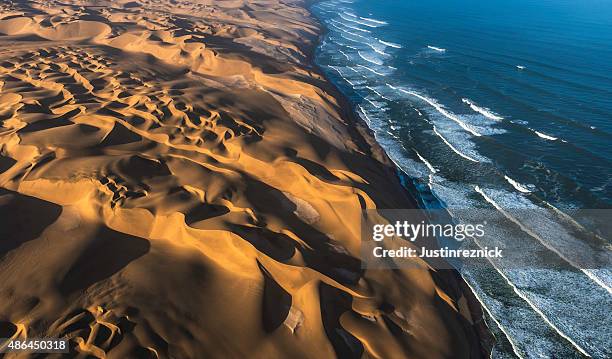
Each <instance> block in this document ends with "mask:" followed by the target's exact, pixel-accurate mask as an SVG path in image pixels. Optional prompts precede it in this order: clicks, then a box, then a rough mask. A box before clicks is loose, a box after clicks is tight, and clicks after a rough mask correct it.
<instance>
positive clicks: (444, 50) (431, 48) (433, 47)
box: [427, 45, 446, 52]
mask: <svg viewBox="0 0 612 359" xmlns="http://www.w3.org/2000/svg"><path fill="white" fill-rule="evenodd" d="M427 48H428V49H430V50H434V51H437V52H446V49H443V48H441V47H435V46H430V45H427Z"/></svg>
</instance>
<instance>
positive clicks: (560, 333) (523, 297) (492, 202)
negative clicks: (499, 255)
mask: <svg viewBox="0 0 612 359" xmlns="http://www.w3.org/2000/svg"><path fill="white" fill-rule="evenodd" d="M474 190H476V192H478V193H479V194H480V195H481V196H482V197H483V198H484V199H485V200H486V201H487V202H489V203H490V204H491V205H493V207H495V209H497V210H498V211H499V212H500V213H501V214H503V215H504V217H506V218H508V219H509V220H510V221H512V222H514V223H515V224H516V225H518V226H519V228H521V230H523V231H524V232H525V233H527V234H529V235H530V236H532V237H533V238H535V239H537V240H538V241H539V242H540V243H542V244H543V245H544V246H545V247H546V248H548V249H549V250H551V251H553V252H555V253H556V254H557V255H559V256H560V257H561V258H563V259H564V260H565V259H566V258H565V257H563V255H562V254H561V253H560V252H559V251H558V250H556V249H555V248H554V247H552V246H550V245H548V244H547V243H546V242H544V241H542V239H541V238H540V237H539V236H538V235H537V234H535V233H533V232H532V231H531V230H530V229H529V228H526V227H525V226H524V225H523V224H522V223H521V222H520V221H518V220H517V219H516V218H514V217H513V216H511V215H510V214H509V213H508V212H506V211H505V210H504V209H503V208H502V207H501V206H500V205H499V204H498V203H497V202H495V201H494V200H493V199H492V198H491V197H489V196H488V195H487V194H486V193H485V192H484V191H483V190H482V189H480V187H478V186H475V187H474ZM569 263H570V264H571V262H569ZM581 270H582V271H584V269H581ZM498 272H499V274H501V275H502V276H503V277H504V279H506V281H507V282H508V284H509V285H510V286H511V287H512V289H514V291H515V293H516V294H517V295H518V296H519V297H521V298H522V299H523V300H524V301H525V302H527V304H529V306H530V307H531V308H532V309H533V310H534V311H535V312H536V313H538V315H540V317H541V318H542V319H544V321H545V322H546V324H548V325H549V326H550V327H551V328H552V329H553V330H554V331H556V332H557V333H558V334H559V335H560V336H561V337H563V338H564V339H566V340H567V341H568V342H570V344H572V345H573V346H574V347H575V348H576V349H578V351H580V352H581V353H582V354H584V355H585V356H587V357H591V356H590V355H589V354H588V353H587V352H586V351H585V350H584V349H583V348H582V347H580V346H579V345H578V344H577V343H576V342H574V340H572V338H571V337H569V336H568V335H567V334H565V333H564V332H562V331H561V330H560V329H559V328H558V327H557V326H556V325H555V324H553V323H552V322H551V321H550V319H548V317H547V316H546V315H545V314H544V313H543V312H542V311H541V310H540V309H539V308H538V307H537V306H535V304H533V303H532V302H531V301H530V300H529V299H528V298H527V296H526V295H525V294H523V293H522V292H520V291H519V290H518V288H516V286H515V285H514V284H513V283H512V282H511V281H510V280H509V278H508V277H507V276H506V275H505V274H504V273H503V272H502V271H500V270H498Z"/></svg>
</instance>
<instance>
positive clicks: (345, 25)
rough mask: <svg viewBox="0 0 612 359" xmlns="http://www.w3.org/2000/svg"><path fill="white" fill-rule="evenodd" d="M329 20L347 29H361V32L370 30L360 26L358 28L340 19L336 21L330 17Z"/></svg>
mask: <svg viewBox="0 0 612 359" xmlns="http://www.w3.org/2000/svg"><path fill="white" fill-rule="evenodd" d="M331 22H334V23H336V24H340V25H342V26H344V27H348V28H349V29H353V30H357V31H361V32H368V33H369V32H370V30H366V29H361V28H358V27H357V26H352V25H349V24H345V23H343V22H340V21H337V20H334V19H331Z"/></svg>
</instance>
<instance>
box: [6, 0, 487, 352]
mask: <svg viewBox="0 0 612 359" xmlns="http://www.w3.org/2000/svg"><path fill="white" fill-rule="evenodd" d="M319 33H320V29H319V27H318V25H317V24H316V23H315V22H314V21H313V20H312V18H311V17H310V16H309V13H308V11H307V10H305V4H304V3H303V2H301V1H285V0H262V1H242V0H226V1H197V2H196V1H184V0H168V1H167V0H163V1H144V0H143V1H124V0H122V1H93V0H91V1H85V0H83V1H77V0H68V1H61V2H60V1H55V0H52V1H44V0H37V1H27V2H26V1H8V2H4V3H2V4H0V44H2V45H1V46H0V123H1V125H2V127H0V218H2V226H1V227H0V283H2V284H1V285H0V338H2V337H7V338H28V337H32V338H35V337H55V336H60V337H66V338H68V339H69V340H70V346H71V350H72V351H73V352H74V353H77V354H78V356H79V357H85V356H87V355H90V356H93V357H98V358H105V357H108V358H125V357H143V358H144V357H147V358H148V357H153V358H167V357H175V358H201V357H223V358H233V357H246V356H249V357H256V358H275V357H289V356H292V357H299V358H311V357H312V358H322V357H325V358H326V357H330V358H332V357H341V358H362V357H374V358H396V357H397V358H401V357H415V358H416V357H423V358H437V357H440V358H441V357H466V358H467V357H480V356H482V355H484V351H483V350H482V346H481V344H480V342H479V341H480V339H479V331H480V332H482V330H483V329H482V324H480V323H479V322H480V310H479V308H478V307H477V306H475V305H473V301H471V300H470V299H469V295H468V294H467V293H468V291H467V290H466V289H465V286H464V285H463V284H462V282H461V280H460V279H459V278H458V277H457V275H456V274H455V273H452V272H444V271H442V272H435V271H433V270H430V269H429V268H428V267H427V266H426V264H425V263H421V264H420V266H421V269H419V270H416V269H415V270H397V271H382V270H379V271H375V270H365V271H364V270H362V269H361V267H360V261H359V241H360V239H359V238H360V233H359V230H360V228H359V224H358V223H359V218H360V213H361V210H362V209H368V208H412V207H414V206H415V203H414V201H413V200H412V199H411V198H409V197H408V196H407V194H406V192H405V191H404V190H403V189H402V187H401V185H400V183H399V181H398V179H397V178H396V176H395V173H394V169H393V166H392V164H391V163H390V161H389V160H388V159H387V158H386V156H385V154H384V152H383V151H382V150H381V149H380V147H378V145H377V144H376V143H375V142H374V140H373V138H372V136H371V135H370V133H369V131H368V130H367V128H366V127H365V125H363V124H362V123H361V122H359V121H357V120H356V119H355V118H354V117H353V116H352V114H351V113H350V112H349V111H348V110H347V108H346V103H345V102H344V100H343V99H342V98H341V97H340V96H339V95H338V94H337V92H336V90H335V89H334V88H333V87H332V86H331V85H330V84H329V83H328V82H327V81H326V80H325V78H324V77H323V76H322V75H321V74H320V72H319V71H318V70H317V69H316V68H315V67H314V66H313V65H312V64H311V62H310V54H311V52H312V51H313V47H314V46H315V44H316V41H317V37H318V35H319ZM466 295H468V297H466ZM480 334H481V333H480ZM3 344H4V343H0V345H3ZM58 357H59V356H58Z"/></svg>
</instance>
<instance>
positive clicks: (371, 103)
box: [363, 97, 382, 110]
mask: <svg viewBox="0 0 612 359" xmlns="http://www.w3.org/2000/svg"><path fill="white" fill-rule="evenodd" d="M363 99H364V100H366V101H368V102H369V103H370V105H372V106H374V107H376V108H377V109H379V110H380V109H381V108H382V106H380V105H378V104H377V103H376V102H374V101H372V100H370V99H369V98H367V97H364V98H363Z"/></svg>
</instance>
